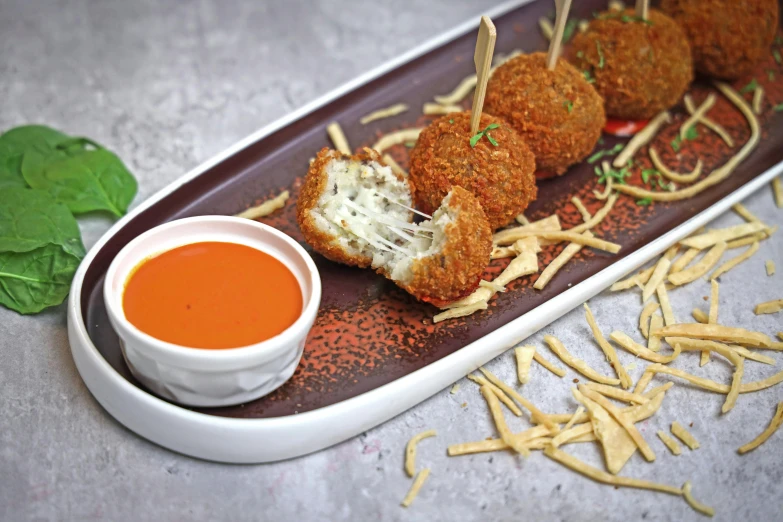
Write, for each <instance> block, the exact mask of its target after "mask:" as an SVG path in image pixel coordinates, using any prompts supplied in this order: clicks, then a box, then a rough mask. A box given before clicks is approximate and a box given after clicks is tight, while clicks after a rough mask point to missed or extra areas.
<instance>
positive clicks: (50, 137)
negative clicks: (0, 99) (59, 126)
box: [0, 125, 71, 154]
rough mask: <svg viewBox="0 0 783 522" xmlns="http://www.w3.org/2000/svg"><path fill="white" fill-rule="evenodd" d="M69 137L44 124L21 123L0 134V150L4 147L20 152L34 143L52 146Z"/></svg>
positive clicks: (12, 151)
mask: <svg viewBox="0 0 783 522" xmlns="http://www.w3.org/2000/svg"><path fill="white" fill-rule="evenodd" d="M69 139H71V137H70V136H68V135H67V134H63V133H62V132H60V131H58V130H55V129H52V128H51V127H47V126H45V125H22V126H21V127H14V128H13V129H11V130H9V131H8V132H6V133H4V134H2V135H0V151H2V150H3V149H5V150H6V151H7V152H8V153H13V154H22V153H24V151H25V150H27V148H29V147H30V146H32V145H35V144H44V145H48V146H49V147H52V148H54V147H57V145H58V144H60V143H62V142H63V141H65V140H69ZM0 153H1V152H0Z"/></svg>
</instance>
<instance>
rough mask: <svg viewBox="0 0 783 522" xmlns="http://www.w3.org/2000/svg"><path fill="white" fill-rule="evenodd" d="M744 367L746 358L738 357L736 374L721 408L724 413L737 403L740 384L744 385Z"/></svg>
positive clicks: (732, 378)
mask: <svg viewBox="0 0 783 522" xmlns="http://www.w3.org/2000/svg"><path fill="white" fill-rule="evenodd" d="M702 353H704V352H702ZM708 353H709V352H708ZM744 368H745V359H744V358H742V357H737V366H736V368H734V375H732V377H731V386H730V387H729V393H727V394H726V400H725V401H724V402H723V407H722V408H721V411H722V412H723V413H728V412H729V410H731V409H732V408H733V407H734V405H735V404H736V403H737V396H738V395H739V391H740V386H741V385H742V373H743V371H744Z"/></svg>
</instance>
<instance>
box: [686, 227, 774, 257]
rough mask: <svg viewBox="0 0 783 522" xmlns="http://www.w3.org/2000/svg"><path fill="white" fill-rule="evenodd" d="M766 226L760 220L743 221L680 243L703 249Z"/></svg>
mask: <svg viewBox="0 0 783 522" xmlns="http://www.w3.org/2000/svg"><path fill="white" fill-rule="evenodd" d="M766 228H767V226H766V225H765V224H764V223H761V222H760V221H752V222H750V223H743V224H742V225H735V226H733V227H728V228H719V229H716V230H711V231H709V232H707V233H705V234H701V235H698V236H691V237H688V238H685V239H683V240H682V241H680V244H681V245H683V246H686V247H690V248H698V249H699V250H703V249H705V248H707V247H711V246H713V245H717V244H718V243H720V242H721V241H723V242H724V243H725V242H728V241H731V240H732V239H738V238H741V237H745V236H749V235H751V234H754V233H756V232H761V231H763V230H765V229H766Z"/></svg>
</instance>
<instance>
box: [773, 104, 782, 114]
mask: <svg viewBox="0 0 783 522" xmlns="http://www.w3.org/2000/svg"><path fill="white" fill-rule="evenodd" d="M772 110H774V111H775V112H783V103H778V104H777V105H775V106H774V107H772Z"/></svg>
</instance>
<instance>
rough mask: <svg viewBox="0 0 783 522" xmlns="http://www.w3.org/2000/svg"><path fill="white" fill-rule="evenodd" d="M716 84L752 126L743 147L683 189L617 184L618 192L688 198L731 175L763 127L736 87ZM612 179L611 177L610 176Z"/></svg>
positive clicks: (664, 198)
mask: <svg viewBox="0 0 783 522" xmlns="http://www.w3.org/2000/svg"><path fill="white" fill-rule="evenodd" d="M715 86H716V87H717V88H718V89H719V90H720V91H721V92H722V93H723V95H724V96H726V97H727V98H728V99H729V100H730V101H731V102H732V103H733V104H734V105H735V106H736V107H737V108H738V109H739V110H740V112H742V114H743V115H744V116H745V118H746V119H747V120H748V125H749V126H750V138H749V139H748V141H747V142H745V144H744V145H743V146H742V148H741V149H740V150H739V151H738V152H737V153H736V154H735V155H734V156H732V157H731V158H729V160H728V161H727V162H726V163H724V164H723V165H722V166H720V167H718V168H716V169H715V170H713V171H712V172H711V173H709V174H708V175H707V176H706V177H705V178H702V179H701V180H700V181H698V182H696V183H694V184H693V185H690V186H689V187H686V188H684V189H681V190H675V191H672V192H654V191H652V190H647V189H644V188H641V187H637V186H634V185H616V186H615V187H614V188H615V190H617V191H618V192H622V193H624V194H628V195H630V196H633V197H636V198H649V199H651V200H653V201H679V200H683V199H688V198H691V197H693V196H695V195H696V194H699V193H700V192H702V191H704V190H705V189H707V188H709V187H711V186H713V185H716V184H718V183H720V182H721V181H723V180H724V179H726V178H728V177H729V176H731V174H732V173H733V172H734V169H735V168H736V167H737V165H739V164H740V163H741V162H742V161H743V160H745V158H746V157H748V155H749V154H750V153H751V152H752V151H753V149H755V148H756V146H757V145H758V143H759V141H760V139H761V127H760V125H759V121H758V118H756V116H755V115H754V114H753V111H752V110H751V109H750V107H749V106H748V104H747V103H746V102H745V100H744V99H743V98H742V96H741V95H739V94H738V93H737V92H736V91H735V90H734V89H732V88H731V87H730V86H729V85H728V84H725V83H722V82H716V83H715ZM609 179H611V178H609Z"/></svg>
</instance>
